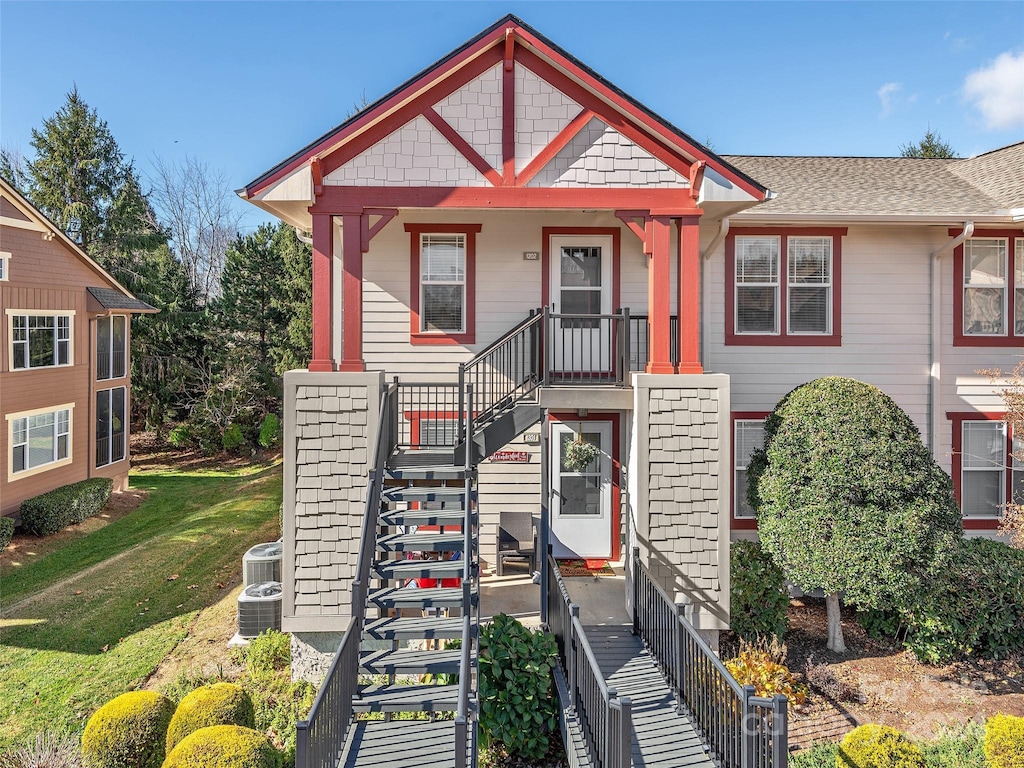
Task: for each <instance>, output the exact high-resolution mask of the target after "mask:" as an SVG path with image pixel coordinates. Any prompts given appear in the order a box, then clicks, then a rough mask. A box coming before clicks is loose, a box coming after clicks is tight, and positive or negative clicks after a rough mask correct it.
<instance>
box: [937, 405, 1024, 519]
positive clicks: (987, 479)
mask: <svg viewBox="0 0 1024 768" xmlns="http://www.w3.org/2000/svg"><path fill="white" fill-rule="evenodd" d="M949 416H950V418H951V419H952V420H953V466H952V474H953V485H954V487H955V490H956V497H957V501H959V502H960V509H961V512H962V513H963V516H964V527H965V528H995V527H996V526H997V525H998V520H999V518H1000V516H1002V514H1003V508H1004V505H1005V504H1006V503H1007V501H1010V500H1012V501H1014V502H1016V503H1018V504H1020V503H1024V462H1021V461H1020V460H1019V459H1018V458H1017V457H1019V456H1020V452H1021V450H1024V439H1022V438H1021V437H1015V436H1014V434H1013V430H1012V426H1011V425H1010V424H1009V423H1008V422H1006V421H1005V420H1004V419H1005V418H1006V417H1005V415H1004V414H1001V413H975V412H970V413H954V414H949Z"/></svg>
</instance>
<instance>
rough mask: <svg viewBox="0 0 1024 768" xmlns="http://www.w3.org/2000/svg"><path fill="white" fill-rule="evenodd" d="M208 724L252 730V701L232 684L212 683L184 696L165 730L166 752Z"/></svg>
mask: <svg viewBox="0 0 1024 768" xmlns="http://www.w3.org/2000/svg"><path fill="white" fill-rule="evenodd" d="M211 725H238V726H242V727H244V728H255V727H256V715H255V712H254V710H253V706H252V699H251V698H249V694H248V693H247V692H246V691H245V689H244V688H242V687H241V686H240V685H235V684H234V683H214V684H213V685H204V686H202V687H200V688H196V689H195V690H194V691H192V692H191V693H189V694H188V695H186V696H185V697H184V698H183V699H182V700H181V701H180V702H179V704H178V708H177V709H176V710H175V711H174V717H173V718H171V724H170V726H169V727H168V729H167V751H168V753H169V752H170V751H171V750H172V749H174V747H175V745H176V744H177V743H178V742H180V741H181V740H182V739H184V738H185V737H186V736H188V735H189V734H190V733H194V732H195V731H198V730H199V729H200V728H208V727H209V726H211Z"/></svg>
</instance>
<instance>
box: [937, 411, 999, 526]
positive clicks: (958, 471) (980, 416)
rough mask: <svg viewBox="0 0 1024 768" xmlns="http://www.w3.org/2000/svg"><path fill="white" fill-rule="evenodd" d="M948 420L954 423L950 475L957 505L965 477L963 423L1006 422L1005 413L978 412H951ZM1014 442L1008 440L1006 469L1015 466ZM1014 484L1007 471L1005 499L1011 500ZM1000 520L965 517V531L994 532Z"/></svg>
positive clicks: (948, 414)
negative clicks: (1012, 450)
mask: <svg viewBox="0 0 1024 768" xmlns="http://www.w3.org/2000/svg"><path fill="white" fill-rule="evenodd" d="M946 418H947V419H949V420H950V421H952V422H953V460H952V463H951V466H950V474H951V475H952V476H953V493H954V494H955V495H956V503H957V504H961V508H962V502H961V501H960V481H961V479H962V477H963V474H962V472H963V459H962V458H961V457H962V456H963V435H964V431H963V423H964V422H965V421H1006V414H1005V413H979V412H978V411H949V412H947V413H946ZM1012 446H1013V441H1012V440H1010V439H1007V441H1006V462H1005V466H1006V467H1011V466H1013V465H1012V464H1011V463H1010V462H1011V460H1012V458H1013V454H1012V453H1011V448H1012ZM1012 483H1013V473H1012V472H1010V471H1009V470H1007V472H1006V488H1005V493H1006V496H1005V498H1007V499H1009V498H1011V493H1012V487H1013V486H1012ZM999 520H1000V518H997V517H965V518H964V519H963V521H964V530H968V531H971V530H973V531H994V530H997V529H998V528H999Z"/></svg>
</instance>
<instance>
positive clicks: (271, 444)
mask: <svg viewBox="0 0 1024 768" xmlns="http://www.w3.org/2000/svg"><path fill="white" fill-rule="evenodd" d="M280 442H281V420H280V419H279V418H277V416H276V415H275V414H273V413H268V414H267V415H266V416H264V417H263V422H262V423H261V424H260V446H261V447H263V448H276V447H277V445H278V443H280Z"/></svg>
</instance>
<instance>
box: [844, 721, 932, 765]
mask: <svg viewBox="0 0 1024 768" xmlns="http://www.w3.org/2000/svg"><path fill="white" fill-rule="evenodd" d="M836 768H925V762H924V755H923V754H922V753H921V749H920V747H918V746H917V745H916V744H914V743H913V742H912V741H910V739H908V738H907V737H906V736H904V735H903V734H902V733H901V732H900V731H897V730H896V729H895V728H890V727H889V726H887V725H874V724H868V725H861V726H858V727H857V728H854V729H853V730H852V731H850V732H849V733H848V734H846V736H844V737H843V740H842V741H841V742H839V751H838V753H837V754H836Z"/></svg>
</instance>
